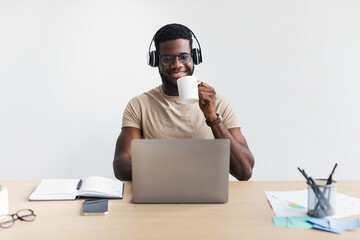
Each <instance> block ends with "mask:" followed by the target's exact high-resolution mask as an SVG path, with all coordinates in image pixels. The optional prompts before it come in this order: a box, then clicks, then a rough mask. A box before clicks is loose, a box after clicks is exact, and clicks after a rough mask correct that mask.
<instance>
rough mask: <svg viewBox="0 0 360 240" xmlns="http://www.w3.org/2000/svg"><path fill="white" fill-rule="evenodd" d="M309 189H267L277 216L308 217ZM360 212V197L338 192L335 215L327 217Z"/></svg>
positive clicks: (268, 197)
mask: <svg viewBox="0 0 360 240" xmlns="http://www.w3.org/2000/svg"><path fill="white" fill-rule="evenodd" d="M307 191H308V190H300V191H278V192H270V191H265V195H266V197H267V199H268V200H269V202H270V204H271V207H272V209H273V211H274V213H275V216H277V217H306V216H307ZM357 214H360V199H358V198H354V197H351V196H349V195H345V194H342V193H336V206H335V215H333V216H329V217H327V218H343V217H349V216H353V215H357Z"/></svg>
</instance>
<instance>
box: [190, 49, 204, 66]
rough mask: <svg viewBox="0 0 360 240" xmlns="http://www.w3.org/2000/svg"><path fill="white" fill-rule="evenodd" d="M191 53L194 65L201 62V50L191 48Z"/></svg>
mask: <svg viewBox="0 0 360 240" xmlns="http://www.w3.org/2000/svg"><path fill="white" fill-rule="evenodd" d="M191 55H192V58H193V62H194V64H195V65H198V64H200V63H202V56H201V51H200V50H199V49H197V48H193V49H192V50H191Z"/></svg>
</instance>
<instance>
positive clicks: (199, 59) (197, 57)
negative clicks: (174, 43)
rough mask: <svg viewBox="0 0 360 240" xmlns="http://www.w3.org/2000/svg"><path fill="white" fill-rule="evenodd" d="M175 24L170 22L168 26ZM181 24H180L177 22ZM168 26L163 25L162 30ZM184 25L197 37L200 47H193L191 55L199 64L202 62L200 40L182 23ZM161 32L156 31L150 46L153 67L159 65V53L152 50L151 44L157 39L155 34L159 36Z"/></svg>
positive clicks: (150, 63)
mask: <svg viewBox="0 0 360 240" xmlns="http://www.w3.org/2000/svg"><path fill="white" fill-rule="evenodd" d="M170 25H173V24H169V25H168V26H170ZM177 25H180V24H177ZM168 26H165V27H163V29H162V30H161V32H162V31H164V30H165V29H166V28H167V27H168ZM181 26H182V27H184V28H186V29H187V30H188V31H189V32H190V33H191V34H192V35H193V36H194V38H195V40H196V42H197V44H198V46H199V48H193V49H191V57H192V59H193V62H194V64H195V65H198V64H200V63H202V54H201V46H200V43H199V41H198V40H197V38H196V36H195V34H194V33H193V32H192V31H191V30H190V29H189V28H188V27H186V26H184V25H181ZM161 32H159V31H158V32H156V33H155V35H154V37H153V38H152V40H151V42H150V46H149V54H148V65H149V66H151V67H157V66H159V57H158V54H157V53H156V51H150V49H151V45H152V43H153V42H154V41H155V36H157V35H158V34H160V33H161Z"/></svg>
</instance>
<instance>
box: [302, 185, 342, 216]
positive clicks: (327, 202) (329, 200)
mask: <svg viewBox="0 0 360 240" xmlns="http://www.w3.org/2000/svg"><path fill="white" fill-rule="evenodd" d="M314 181H315V183H316V185H311V184H309V183H308V212H307V214H308V215H309V216H311V217H317V218H322V217H327V216H332V215H334V214H335V210H336V209H335V208H336V187H337V182H336V181H332V182H331V184H326V181H327V180H326V179H315V180H314Z"/></svg>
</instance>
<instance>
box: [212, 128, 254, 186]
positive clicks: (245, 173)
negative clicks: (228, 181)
mask: <svg viewBox="0 0 360 240" xmlns="http://www.w3.org/2000/svg"><path fill="white" fill-rule="evenodd" d="M211 130H212V132H213V134H214V137H215V138H224V139H229V140H230V173H231V174H232V175H233V176H234V177H236V178H237V179H238V180H248V179H250V177H251V175H252V169H253V167H254V157H253V155H252V153H251V152H250V150H249V148H248V147H247V146H246V144H242V143H241V142H239V141H238V140H236V139H235V138H234V136H233V135H232V134H231V133H230V131H229V130H228V129H227V128H226V127H225V125H224V124H223V123H219V124H216V125H214V126H212V127H211ZM239 131H240V130H239Z"/></svg>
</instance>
